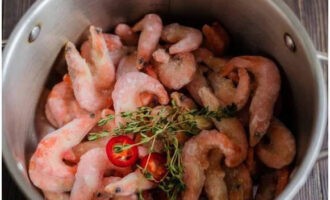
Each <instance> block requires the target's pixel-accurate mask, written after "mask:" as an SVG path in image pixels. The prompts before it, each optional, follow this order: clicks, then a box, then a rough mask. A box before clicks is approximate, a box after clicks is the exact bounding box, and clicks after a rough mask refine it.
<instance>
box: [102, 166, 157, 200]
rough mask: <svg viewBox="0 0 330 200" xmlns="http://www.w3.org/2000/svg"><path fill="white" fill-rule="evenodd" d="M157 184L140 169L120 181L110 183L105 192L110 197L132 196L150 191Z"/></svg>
mask: <svg viewBox="0 0 330 200" xmlns="http://www.w3.org/2000/svg"><path fill="white" fill-rule="evenodd" d="M153 187H155V184H154V183H153V182H151V181H149V180H148V179H146V178H145V177H144V175H143V174H142V173H141V171H140V169H137V170H135V171H134V172H132V173H130V174H128V175H126V176H125V177H123V178H122V179H121V180H120V181H117V182H114V183H110V184H108V185H107V186H106V187H105V189H104V190H105V192H106V193H107V194H108V195H109V196H110V197H119V196H130V195H133V194H135V193H136V192H138V191H143V190H148V189H151V188H153Z"/></svg>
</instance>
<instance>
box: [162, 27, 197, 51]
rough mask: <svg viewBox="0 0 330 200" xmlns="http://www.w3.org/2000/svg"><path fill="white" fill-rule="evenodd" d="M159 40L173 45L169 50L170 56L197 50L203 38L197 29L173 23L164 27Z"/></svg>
mask: <svg viewBox="0 0 330 200" xmlns="http://www.w3.org/2000/svg"><path fill="white" fill-rule="evenodd" d="M161 39H162V40H164V41H166V42H170V43H175V44H173V45H172V46H171V47H170V48H169V52H170V54H177V53H184V52H190V51H194V50H196V49H198V47H199V46H200V45H201V43H202V40H203V36H202V33H201V32H200V31H199V30H198V29H195V28H191V27H187V26H182V25H180V24H178V23H173V24H169V25H167V26H165V27H164V29H163V31H162V35H161Z"/></svg>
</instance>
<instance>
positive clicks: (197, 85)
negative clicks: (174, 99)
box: [186, 67, 211, 105]
mask: <svg viewBox="0 0 330 200" xmlns="http://www.w3.org/2000/svg"><path fill="white" fill-rule="evenodd" d="M203 87H204V88H208V89H209V90H211V88H210V87H209V85H208V83H207V80H206V78H205V77H204V75H203V72H202V70H201V69H200V67H198V68H197V70H196V73H195V74H194V76H193V79H192V80H191V81H190V83H188V84H187V85H186V88H187V90H188V91H189V93H190V95H191V96H192V97H193V99H194V100H195V101H196V102H197V103H198V104H199V105H203V103H202V100H201V98H200V96H199V94H198V93H199V90H200V89H201V88H203Z"/></svg>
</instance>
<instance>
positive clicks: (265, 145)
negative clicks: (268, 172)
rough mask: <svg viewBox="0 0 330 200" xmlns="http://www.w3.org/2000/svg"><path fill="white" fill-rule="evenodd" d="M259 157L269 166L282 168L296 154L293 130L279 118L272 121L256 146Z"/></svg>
mask: <svg viewBox="0 0 330 200" xmlns="http://www.w3.org/2000/svg"><path fill="white" fill-rule="evenodd" d="M256 153H257V155H258V158H259V159H260V160H261V161H262V162H263V163H264V164H265V165H266V166H268V167H271V168H275V169H280V168H282V167H284V166H287V165H289V164H290V163H291V162H292V161H293V159H294V157H295V155H296V142H295V139H294V137H293V135H292V133H291V131H290V130H289V129H288V128H287V127H285V125H284V124H283V123H282V122H280V121H279V120H277V119H273V120H272V121H271V123H270V126H269V128H268V131H267V133H266V135H265V137H264V139H263V140H261V142H260V143H259V144H257V146H256Z"/></svg>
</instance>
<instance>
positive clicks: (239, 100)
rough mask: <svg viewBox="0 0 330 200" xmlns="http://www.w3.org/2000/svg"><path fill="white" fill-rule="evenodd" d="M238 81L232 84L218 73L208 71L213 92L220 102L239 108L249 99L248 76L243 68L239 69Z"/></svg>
mask: <svg viewBox="0 0 330 200" xmlns="http://www.w3.org/2000/svg"><path fill="white" fill-rule="evenodd" d="M238 74H239V82H238V85H237V87H235V86H234V84H233V82H232V81H231V80H230V79H226V78H224V77H222V76H221V75H220V74H218V73H210V74H209V76H208V79H209V80H210V83H211V86H212V88H213V90H214V94H215V95H216V96H217V97H218V99H219V101H220V102H222V104H223V106H227V105H231V104H233V103H234V104H235V105H236V107H237V110H240V109H242V108H243V107H244V105H245V104H246V103H247V101H248V100H249V96H250V77H249V74H248V73H247V71H246V70H245V69H239V70H238Z"/></svg>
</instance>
